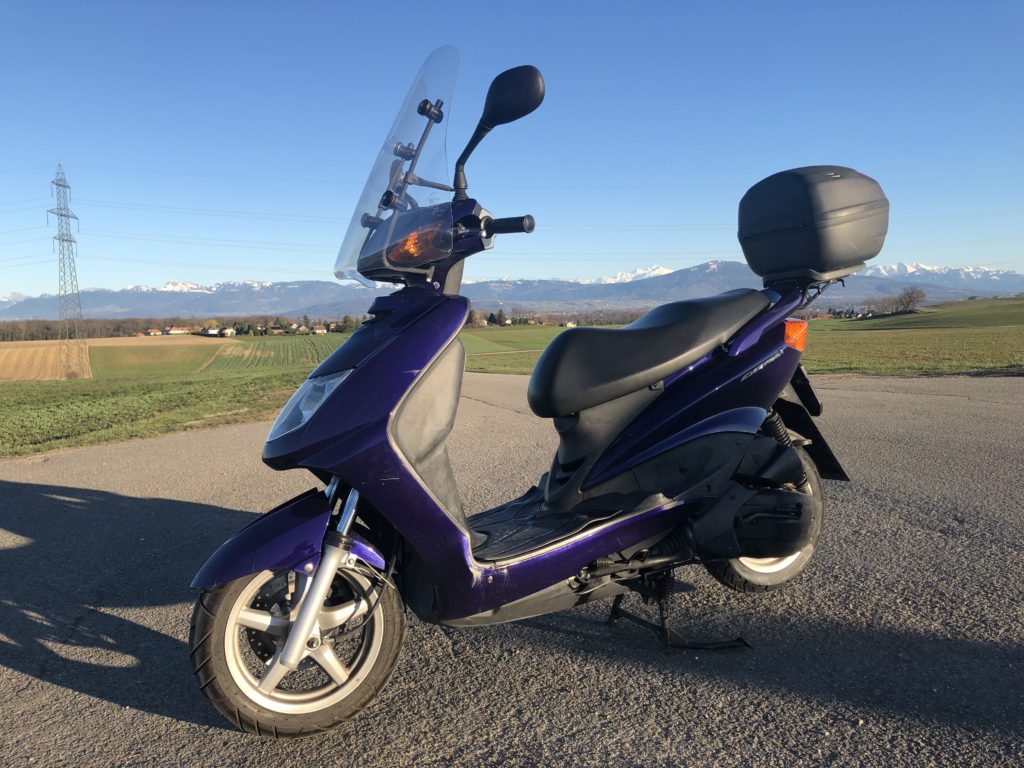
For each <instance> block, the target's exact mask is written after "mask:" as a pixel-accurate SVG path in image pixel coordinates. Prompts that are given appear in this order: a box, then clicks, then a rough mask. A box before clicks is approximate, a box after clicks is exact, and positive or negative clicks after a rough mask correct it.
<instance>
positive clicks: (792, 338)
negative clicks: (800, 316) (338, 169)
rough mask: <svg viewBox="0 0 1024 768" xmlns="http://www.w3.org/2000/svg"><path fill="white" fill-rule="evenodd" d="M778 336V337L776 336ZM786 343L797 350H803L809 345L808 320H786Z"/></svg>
mask: <svg viewBox="0 0 1024 768" xmlns="http://www.w3.org/2000/svg"><path fill="white" fill-rule="evenodd" d="M776 338H778V337H776ZM786 344H787V345H788V346H790V347H792V348H793V349H795V350H796V351H797V352H803V351H804V348H805V347H806V346H807V321H806V320H787V321H786Z"/></svg>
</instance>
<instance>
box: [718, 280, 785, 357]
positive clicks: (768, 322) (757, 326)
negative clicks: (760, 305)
mask: <svg viewBox="0 0 1024 768" xmlns="http://www.w3.org/2000/svg"><path fill="white" fill-rule="evenodd" d="M762 293H764V294H765V295H766V296H768V297H769V298H770V299H774V298H775V297H777V296H778V294H777V293H775V292H774V291H771V290H766V291H762ZM802 302H803V295H802V294H801V293H800V291H792V292H791V293H788V294H786V296H784V297H783V298H782V299H780V300H778V302H777V303H776V304H774V305H773V306H771V307H769V308H768V309H766V310H765V311H764V312H762V313H761V314H760V315H758V316H757V317H755V318H754V319H753V320H751V321H750V322H749V323H747V324H746V325H745V326H744V327H743V328H742V329H741V330H740V332H739V333H737V334H736V337H735V338H734V339H733V340H732V342H731V343H730V344H729V356H730V357H736V356H738V355H742V354H743V353H744V352H746V351H747V350H748V349H750V348H751V347H752V346H754V345H755V344H756V343H757V342H758V341H760V340H761V336H762V335H763V334H764V332H765V331H767V330H768V329H769V328H771V327H772V326H774V325H776V324H778V323H779V322H781V321H782V320H785V319H786V315H788V314H789V313H790V312H792V311H793V310H794V309H796V308H797V307H799V306H800V304H801V303H802Z"/></svg>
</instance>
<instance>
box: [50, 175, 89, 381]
mask: <svg viewBox="0 0 1024 768" xmlns="http://www.w3.org/2000/svg"><path fill="white" fill-rule="evenodd" d="M50 184H52V185H53V188H52V189H51V190H50V193H51V194H54V195H56V197H57V207H56V208H51V209H50V210H49V211H47V213H52V214H53V215H54V216H56V217H57V234H56V235H54V236H53V239H54V240H56V241H57V248H58V252H59V258H58V262H59V271H60V276H59V278H58V283H59V296H60V325H59V328H60V337H59V338H60V363H61V372H62V374H63V376H64V378H65V379H77V378H79V377H81V376H85V375H87V374H88V373H89V351H88V349H86V345H85V337H84V336H83V331H84V330H85V329H84V325H85V324H84V323H83V322H82V300H81V299H80V298H79V295H78V272H77V270H76V269H75V238H74V236H73V235H72V234H71V220H72V219H74V220H75V221H78V217H77V216H75V214H73V213H72V212H71V209H70V208H68V190H69V189H71V185H70V184H68V180H67V178H66V177H65V176H64V168H63V167H62V166H60V165H58V166H57V175H56V176H54V178H53V181H51V182H50Z"/></svg>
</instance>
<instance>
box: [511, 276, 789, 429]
mask: <svg viewBox="0 0 1024 768" xmlns="http://www.w3.org/2000/svg"><path fill="white" fill-rule="evenodd" d="M769 304H770V302H769V301H768V298H767V297H766V296H765V295H764V294H763V293H761V292H760V291H755V290H753V289H749V288H744V289H740V290H737V291H729V292H728V293H723V294H720V295H718V296H711V297H708V298H706V299H693V300H691V301H677V302H674V303H672V304H665V305H663V306H660V307H657V308H656V309H652V310H651V311H650V312H648V313H647V314H645V315H644V316H643V317H641V318H640V319H638V320H636V321H634V322H632V323H630V324H629V325H626V326H623V327H622V328H573V329H570V330H567V331H563V332H562V333H560V334H559V335H558V336H556V337H555V339H554V341H552V342H551V344H550V345H548V348H547V349H545V350H544V354H542V355H541V356H540V360H538V361H537V366H536V367H535V368H534V369H533V376H531V377H530V388H529V391H528V398H529V401H530V408H532V409H533V412H534V413H536V414H537V415H538V416H541V417H544V418H552V417H555V416H566V415H568V414H570V413H577V412H579V411H582V410H583V409H585V408H591V407H593V406H595V405H599V404H600V403H606V402H608V401H609V400H614V399H615V398H617V397H622V396H623V395H627V394H629V393H630V392H636V391H637V390H639V389H643V388H644V387H648V386H650V385H651V384H654V383H656V382H658V381H661V380H662V379H664V378H665V377H666V376H668V375H669V374H670V373H673V372H675V371H678V370H679V369H681V368H684V367H685V366H687V365H689V364H690V363H693V362H696V361H697V360H699V359H700V358H702V357H703V356H704V355H706V354H707V353H708V352H710V351H711V350H713V349H714V348H715V347H717V346H718V345H719V344H724V343H725V342H726V341H728V340H729V339H730V338H731V337H732V336H733V335H734V334H735V333H736V332H737V331H738V330H739V329H740V328H742V327H743V326H744V325H745V324H746V323H747V322H748V321H749V320H750V319H751V318H753V317H754V316H755V315H757V314H759V313H760V312H761V311H762V310H764V309H765V308H767V307H768V305H769Z"/></svg>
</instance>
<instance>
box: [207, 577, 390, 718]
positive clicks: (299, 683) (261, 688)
mask: <svg viewBox="0 0 1024 768" xmlns="http://www.w3.org/2000/svg"><path fill="white" fill-rule="evenodd" d="M310 581H311V579H309V578H306V577H303V576H301V575H299V574H296V573H293V572H291V571H262V572H260V573H256V574H252V575H249V576H244V577H242V578H240V579H236V580H235V581H232V582H229V583H227V584H225V585H223V586H221V587H218V588H216V589H212V590H208V591H204V592H203V593H202V594H201V595H200V596H199V600H198V601H196V605H195V610H194V611H193V614H192V623H191V636H190V648H191V652H192V667H193V670H194V672H195V674H196V677H197V678H198V680H199V685H200V688H201V689H202V691H203V693H204V694H205V695H206V697H207V698H208V699H209V700H210V701H211V703H212V704H213V706H214V707H216V708H217V710H218V711H219V712H220V713H221V714H222V715H224V717H226V718H227V719H228V720H229V721H231V722H232V723H234V724H235V725H236V726H237V727H238V728H240V729H242V730H244V731H249V732H251V733H256V734H258V735H261V736H273V737H275V738H285V737H292V736H308V735H313V734H316V733H318V732H321V731H324V730H327V729H329V728H333V727H335V726H337V725H339V724H340V723H342V722H344V721H345V720H348V719H350V718H351V717H353V716H354V715H356V714H357V713H358V712H359V711H360V710H362V709H363V708H364V707H365V706H366V705H367V704H369V703H370V702H371V701H372V700H373V699H374V698H375V697H376V696H377V694H378V693H379V692H380V691H381V689H383V687H384V685H385V684H386V683H387V681H388V679H389V678H390V677H391V673H392V672H393V671H394V668H395V665H396V663H397V662H398V655H399V652H400V650H401V645H402V637H403V635H404V633H405V610H404V607H403V605H402V600H401V597H400V596H399V595H398V592H397V590H395V589H394V587H392V586H390V585H389V584H387V583H384V582H383V581H382V580H378V579H374V578H371V577H370V575H368V574H366V573H363V572H362V571H359V570H355V569H349V568H342V569H340V570H339V571H338V573H337V575H336V576H335V578H334V581H333V582H332V584H331V588H330V592H329V593H328V596H327V599H326V600H325V601H324V604H323V607H322V608H321V609H320V613H319V616H318V618H317V627H316V632H315V633H314V635H313V637H312V638H311V639H310V640H309V642H307V644H306V649H305V651H304V655H303V658H302V660H301V661H300V662H299V664H298V667H297V668H296V669H293V670H290V671H288V672H287V673H286V674H285V675H284V676H283V677H281V678H280V679H279V680H277V679H274V680H271V679H268V680H264V676H265V675H266V673H267V671H268V670H270V669H272V667H273V665H274V664H275V663H276V662H277V657H278V655H279V654H280V652H281V650H282V648H283V646H284V643H285V640H286V639H287V637H288V632H289V630H290V629H291V627H292V624H293V622H294V621H295V618H296V616H297V613H298V606H299V605H300V603H301V597H302V595H303V593H304V591H305V589H306V588H307V587H308V585H309V582H310ZM275 677H276V676H275ZM261 682H262V684H261Z"/></svg>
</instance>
